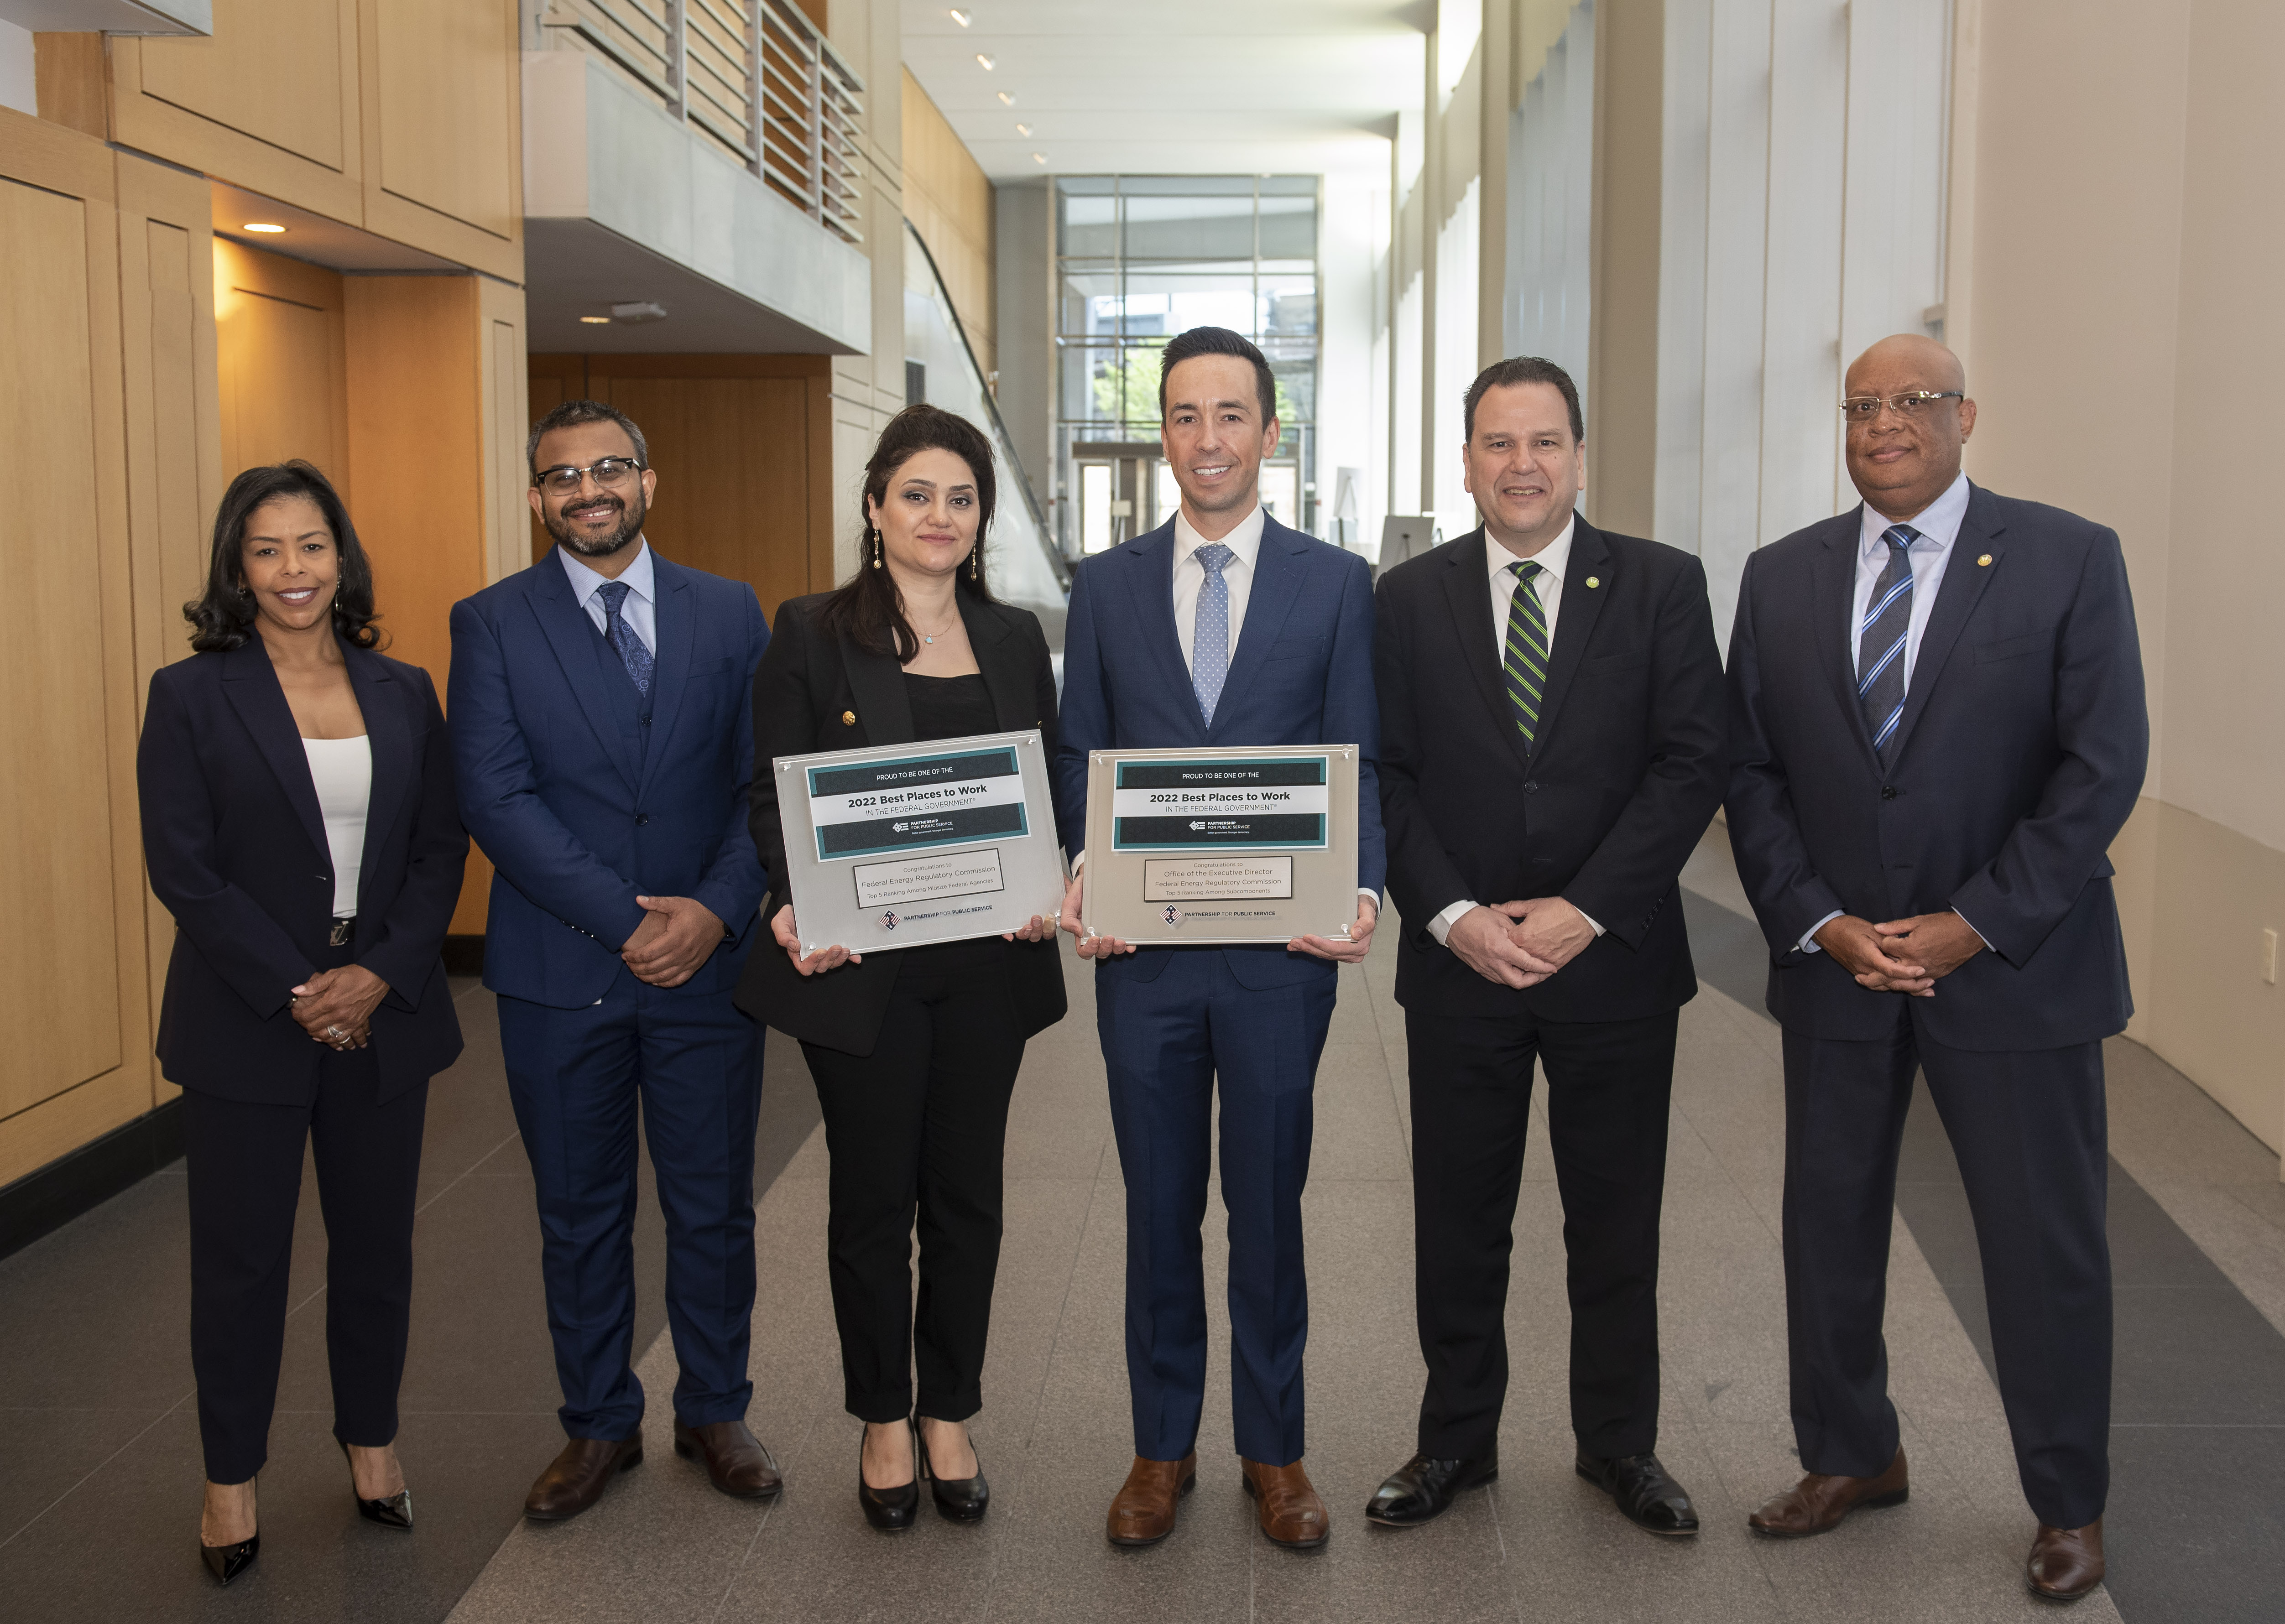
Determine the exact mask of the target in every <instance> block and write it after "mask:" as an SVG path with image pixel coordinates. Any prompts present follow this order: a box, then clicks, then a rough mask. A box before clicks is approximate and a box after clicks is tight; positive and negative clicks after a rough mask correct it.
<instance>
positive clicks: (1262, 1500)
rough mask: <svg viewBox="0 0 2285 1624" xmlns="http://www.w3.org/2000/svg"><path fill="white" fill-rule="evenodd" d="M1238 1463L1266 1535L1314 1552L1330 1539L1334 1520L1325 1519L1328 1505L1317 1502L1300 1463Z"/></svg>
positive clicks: (1292, 1546) (1255, 1512)
mask: <svg viewBox="0 0 2285 1624" xmlns="http://www.w3.org/2000/svg"><path fill="white" fill-rule="evenodd" d="M1239 1464H1240V1465H1241V1466H1243V1467H1245V1492H1246V1493H1247V1494H1249V1495H1252V1496H1253V1506H1254V1516H1255V1518H1256V1520H1258V1521H1259V1522H1260V1524H1261V1532H1262V1533H1263V1534H1267V1535H1268V1536H1269V1538H1270V1539H1271V1540H1273V1541H1275V1542H1276V1543H1278V1544H1280V1545H1284V1546H1287V1547H1290V1548H1291V1549H1294V1550H1315V1549H1316V1548H1317V1547H1318V1546H1320V1545H1322V1544H1323V1543H1324V1542H1325V1541H1326V1540H1327V1539H1328V1538H1330V1537H1331V1534H1332V1532H1333V1523H1332V1518H1329V1517H1327V1516H1326V1515H1325V1502H1323V1501H1322V1500H1320V1499H1318V1498H1317V1490H1316V1487H1315V1485H1313V1484H1312V1483H1311V1482H1310V1481H1309V1474H1308V1473H1307V1472H1306V1471H1302V1470H1301V1463H1300V1462H1299V1461H1295V1462H1294V1463H1292V1465H1291V1466H1264V1465H1263V1464H1262V1463H1260V1461H1249V1460H1245V1459H1244V1458H1243V1457H1241V1458H1240V1460H1239Z"/></svg>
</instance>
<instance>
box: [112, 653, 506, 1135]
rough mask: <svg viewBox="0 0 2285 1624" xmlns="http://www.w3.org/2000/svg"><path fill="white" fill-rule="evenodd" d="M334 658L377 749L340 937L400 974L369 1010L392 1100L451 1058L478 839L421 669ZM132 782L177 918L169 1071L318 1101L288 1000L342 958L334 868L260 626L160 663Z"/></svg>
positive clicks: (165, 1007)
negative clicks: (211, 648)
mask: <svg viewBox="0 0 2285 1624" xmlns="http://www.w3.org/2000/svg"><path fill="white" fill-rule="evenodd" d="M342 654H343V655H345V656H346V657H347V658H348V661H349V683H350V686H352V687H353V688H355V690H356V691H357V708H358V709H359V710H362V711H364V712H365V737H366V739H367V740H368V741H370V748H371V749H372V751H373V797H372V800H371V801H370V803H369V804H368V805H367V809H366V813H365V851H364V854H363V858H362V859H361V860H362V867H360V868H359V869H358V871H357V928H356V930H354V931H353V932H352V933H351V935H350V938H349V945H350V952H351V953H352V955H353V957H354V958H355V961H356V962H357V963H358V964H361V965H363V966H364V967H365V969H369V970H371V971H372V972H373V974H374V975H376V976H378V977H381V979H382V980H383V981H386V982H387V983H389V994H388V996H387V997H385V998H383V999H382V1000H381V1005H380V1007H379V1008H376V1009H375V1010H374V1011H373V1058H374V1060H375V1061H376V1062H377V1063H378V1065H379V1069H380V1075H381V1088H380V1092H379V1094H378V1096H377V1097H378V1098H379V1099H381V1100H387V1099H390V1098H393V1097H394V1096H395V1095H397V1094H401V1093H403V1092H404V1090H405V1089H407V1088H410V1087H413V1086H414V1085H416V1084H418V1083H420V1082H424V1081H426V1080H427V1079H429V1078H431V1077H433V1076H435V1075H436V1073H437V1072H439V1071H443V1070H444V1068H445V1067H446V1066H449V1065H451V1064H452V1062H453V1060H454V1059H455V1058H457V1057H458V1056H459V1053H460V1023H459V1017H458V1016H456V1015H455V1014H454V1013H453V1010H452V991H451V989H450V988H449V987H448V986H447V985H445V981H444V957H443V953H444V932H445V931H446V930H448V929H449V928H450V927H451V925H452V908H453V906H454V905H455V904H456V903H458V902H459V898H460V876H461V871H462V869H463V868H464V867H465V866H466V864H467V855H468V837H467V835H466V834H464V833H463V832H462V831H461V828H460V817H459V809H458V807H457V806H456V804H455V803H454V797H453V792H452V747H451V744H450V741H448V739H447V738H446V735H445V732H444V713H443V712H442V711H440V710H438V709H437V708H436V686H435V685H434V684H432V683H431V682H430V681H429V680H428V672H427V671H422V670H421V669H420V667H419V666H417V665H405V664H403V663H399V662H397V661H395V660H391V659H388V658H386V657H384V656H382V655H377V654H373V653H372V652H370V651H368V650H366V649H363V648H351V647H348V646H347V645H344V646H343V647H342ZM135 780H136V788H137V795H138V797H139V799H140V802H141V805H142V812H143V856H144V861H145V863H146V864H147V865H148V867H149V869H150V874H151V889H152V890H153V891H155V892H156V893H157V894H158V898H159V900H160V901H161V902H162V903H164V904H166V906H167V911H168V912H169V913H170V914H173V915H174V916H175V924H176V934H175V950H174V953H173V955H172V957H170V958H169V961H168V963H167V990H166V994H165V999H164V1001H163V1002H162V1003H161V1006H160V1010H159V1051H158V1052H159V1061H160V1065H161V1069H162V1070H163V1071H165V1072H166V1074H167V1078H168V1080H169V1081H170V1082H174V1083H177V1084H179V1085H181V1086H182V1087H185V1088H195V1089H199V1090H200V1091H202V1092H204V1093H208V1094H217V1095H219V1096H221V1097H222V1098H224V1099H230V1100H244V1101H247V1102H252V1103H255V1104H263V1105H306V1104H308V1103H309V1102H310V1099H311V1098H312V1097H313V1096H314V1094H315V1091H316V1088H317V1086H318V1063H319V1062H320V1061H322V1060H323V1059H324V1058H325V1057H326V1051H325V1050H324V1049H323V1048H322V1047H319V1046H318V1044H317V1043H316V1042H314V1041H313V1040H311V1039H310V1035H309V1034H308V1033H307V1032H303V1031H302V1028H301V1027H300V1026H299V1025H298V1024H295V1022H294V1017H293V1016H292V1014H291V1013H289V1012H288V1009H287V1004H288V1002H289V991H290V989H292V988H294V987H296V986H299V985H301V984H302V982H304V981H306V980H308V979H309V978H310V977H311V976H313V975H315V974H317V972H318V966H319V965H320V964H321V963H329V962H332V961H334V958H335V956H336V954H337V952H338V950H335V949H330V948H328V947H327V946H326V938H327V936H328V935H329V934H330V933H331V930H332V928H333V918H334V861H333V854H332V851H331V850H330V848H328V847H327V845H326V824H325V818H324V815H323V814H322V813H321V812H319V811H318V791H317V786H316V785H315V783H313V782H312V781H311V780H310V760H309V757H308V755H307V753H306V752H305V751H304V750H303V749H302V734H301V730H300V729H299V728H298V727H296V726H294V713H293V711H292V710H290V709H288V708H287V703H286V691H285V690H284V689H283V688H281V687H279V685H278V674H277V672H276V671H273V670H272V669H271V664H270V651H269V650H268V649H267V648H265V647H263V645H262V641H261V639H259V638H256V639H254V640H252V641H250V642H248V643H247V644H246V646H245V647H241V648H237V649H233V650H232V652H230V653H228V654H202V655H192V657H191V658H189V659H187V660H185V661H182V662H180V663H177V664H174V665H163V666H161V667H160V668H159V669H158V670H157V671H153V673H152V675H151V697H150V703H149V706H148V708H147V709H146V710H145V716H144V721H143V740H142V744H141V746H140V748H139V749H137V752H136V758H135Z"/></svg>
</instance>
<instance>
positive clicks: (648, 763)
mask: <svg viewBox="0 0 2285 1624" xmlns="http://www.w3.org/2000/svg"><path fill="white" fill-rule="evenodd" d="M650 572H651V573H650V580H651V590H652V591H653V592H656V594H657V597H656V600H655V601H654V602H653V604H652V606H651V624H654V625H655V626H656V627H657V628H658V647H656V648H655V649H653V650H652V651H651V654H652V656H653V657H652V660H651V675H650V741H649V747H648V749H646V750H645V751H644V752H643V765H642V788H645V789H648V788H649V787H650V780H651V774H652V773H656V772H657V771H658V764H659V763H660V762H661V761H663V760H664V759H665V758H666V742H667V741H668V740H669V739H671V738H672V737H673V736H674V718H675V717H676V716H677V715H678V714H679V713H680V711H681V710H682V694H683V690H684V689H685V688H687V687H688V686H690V646H691V644H692V643H693V642H694V641H695V639H696V637H697V632H698V611H697V608H696V607H695V603H694V601H693V599H694V594H693V593H692V592H691V590H690V577H688V576H687V575H685V574H684V573H683V572H682V571H681V570H680V569H678V568H676V567H675V566H674V565H672V564H670V563H668V562H667V561H665V560H664V559H663V558H661V557H659V555H658V554H657V553H652V554H651V557H650Z"/></svg>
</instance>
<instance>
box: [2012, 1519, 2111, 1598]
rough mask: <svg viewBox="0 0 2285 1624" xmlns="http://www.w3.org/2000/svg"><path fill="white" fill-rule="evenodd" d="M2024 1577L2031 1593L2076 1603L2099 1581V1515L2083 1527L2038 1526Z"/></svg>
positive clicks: (2100, 1524)
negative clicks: (2037, 1535)
mask: <svg viewBox="0 0 2285 1624" xmlns="http://www.w3.org/2000/svg"><path fill="white" fill-rule="evenodd" d="M2023 1578H2024V1580H2025V1581H2027V1582H2028V1583H2029V1584H2030V1587H2031V1594H2032V1595H2034V1596H2044V1597H2046V1598H2047V1599H2048V1600H2049V1601H2053V1602H2075V1601H2077V1600H2078V1598H2079V1597H2082V1596H2085V1594H2086V1593H2087V1592H2088V1591H2090V1590H2092V1589H2094V1587H2095V1586H2097V1585H2099V1584H2100V1583H2101V1582H2102V1518H2100V1517H2098V1518H2095V1519H2094V1520H2093V1522H2091V1523H2089V1524H2087V1526H2085V1527H2084V1528H2050V1527H2049V1526H2047V1525H2046V1524H2045V1523H2041V1524H2040V1525H2039V1537H2038V1538H2037V1539H2035V1540H2033V1541H2032V1542H2031V1557H2030V1560H2029V1561H2028V1562H2026V1563H2024V1564H2023Z"/></svg>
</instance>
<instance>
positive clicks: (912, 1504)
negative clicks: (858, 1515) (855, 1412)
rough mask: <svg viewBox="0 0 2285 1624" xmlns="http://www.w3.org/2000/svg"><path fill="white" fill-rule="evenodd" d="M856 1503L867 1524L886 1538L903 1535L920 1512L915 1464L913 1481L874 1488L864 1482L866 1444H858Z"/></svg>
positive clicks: (918, 1480)
mask: <svg viewBox="0 0 2285 1624" xmlns="http://www.w3.org/2000/svg"><path fill="white" fill-rule="evenodd" d="M857 1503H858V1504H859V1505H860V1506H861V1507H863V1508H864V1511H865V1520H866V1521H867V1522H868V1523H870V1524H872V1525H873V1526H875V1527H876V1528H878V1529H879V1530H880V1531H881V1532H882V1533H883V1534H901V1533H903V1532H904V1531H905V1530H906V1529H907V1528H909V1527H911V1526H913V1518H915V1516H917V1515H918V1514H919V1512H920V1509H921V1479H920V1469H919V1466H918V1464H917V1463H915V1466H914V1470H913V1480H912V1481H911V1482H909V1483H899V1484H898V1485H897V1486H896V1487H894V1488H875V1487H873V1486H872V1485H871V1484H869V1483H868V1482H866V1481H865V1440H863V1439H861V1438H860V1439H859V1440H857Z"/></svg>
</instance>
